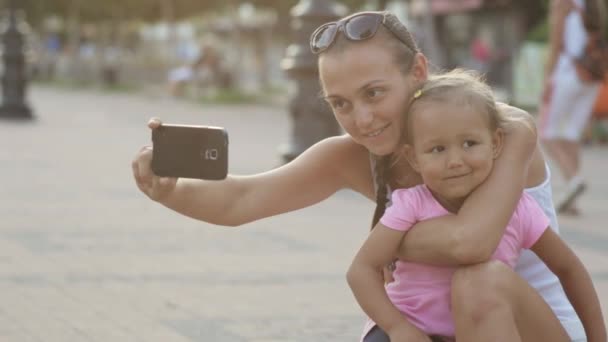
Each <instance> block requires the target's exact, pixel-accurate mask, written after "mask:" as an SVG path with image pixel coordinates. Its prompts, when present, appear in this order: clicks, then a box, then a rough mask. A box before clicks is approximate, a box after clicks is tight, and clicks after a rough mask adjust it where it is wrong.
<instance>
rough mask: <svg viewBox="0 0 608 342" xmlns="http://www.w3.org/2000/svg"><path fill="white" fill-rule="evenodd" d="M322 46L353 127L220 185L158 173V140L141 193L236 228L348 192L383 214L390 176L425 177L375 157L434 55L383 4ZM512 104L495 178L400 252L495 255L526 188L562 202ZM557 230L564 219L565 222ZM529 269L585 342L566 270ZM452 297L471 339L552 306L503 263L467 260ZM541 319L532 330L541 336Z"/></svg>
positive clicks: (535, 263)
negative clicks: (154, 163) (562, 279)
mask: <svg viewBox="0 0 608 342" xmlns="http://www.w3.org/2000/svg"><path fill="white" fill-rule="evenodd" d="M347 37H348V38H347ZM311 46H312V48H313V51H314V52H315V53H317V54H319V72H320V77H321V83H322V87H323V92H324V95H325V96H324V97H325V99H326V100H327V102H328V103H329V104H330V106H331V107H332V109H333V111H334V114H335V117H336V119H337V120H338V122H339V123H340V124H341V126H342V127H343V128H344V130H345V131H346V132H347V134H346V135H343V136H339V137H332V138H327V139H325V140H323V141H321V142H319V143H317V144H315V145H314V146H312V147H311V148H309V149H308V150H307V151H306V152H304V153H303V154H302V155H300V156H299V157H298V158H296V159H295V160H293V161H292V162H290V163H288V164H286V165H284V166H282V167H280V168H277V169H275V170H272V171H268V172H265V173H261V174H256V175H250V176H234V175H229V176H228V177H227V178H226V180H224V181H220V182H206V181H199V180H185V179H180V180H179V181H178V180H176V179H169V178H159V177H156V176H154V174H153V173H152V171H151V169H150V161H151V158H152V147H150V146H146V147H144V148H142V149H141V150H140V151H139V153H138V154H137V155H136V157H135V159H134V161H133V163H132V168H133V175H134V178H135V180H136V183H137V186H138V187H139V189H140V190H141V191H143V192H144V193H145V194H146V195H147V196H149V197H150V198H151V199H152V200H155V201H158V202H159V203H161V204H163V205H165V206H167V207H168V208H170V209H173V210H175V211H177V212H179V213H181V214H183V215H186V216H189V217H192V218H195V219H199V220H202V221H205V222H209V223H213V224H218V225H225V226H236V225H240V224H244V223H247V222H251V221H254V220H258V219H261V218H264V217H269V216H273V215H277V214H281V213H285V212H288V211H292V210H296V209H300V208H304V207H307V206H310V205H313V204H315V203H318V202H320V201H322V200H324V199H326V198H327V197H329V196H331V195H332V194H333V193H335V192H336V191H338V190H340V189H345V188H347V189H352V190H354V191H357V192H359V193H361V194H363V195H364V196H366V197H368V198H369V199H372V200H375V199H378V200H377V203H378V208H377V210H376V213H375V217H376V219H377V218H378V217H380V216H381V215H382V213H383V211H384V207H385V204H386V198H387V195H388V191H389V190H390V189H388V188H387V187H386V186H385V184H384V183H385V182H384V179H385V178H384V176H385V175H386V174H387V173H388V172H391V171H392V170H393V169H394V170H398V172H399V175H400V176H402V177H399V178H398V179H396V180H395V182H394V183H393V184H390V185H391V187H392V188H395V187H410V186H413V185H416V184H419V183H420V179H419V177H418V176H416V174H415V173H414V172H413V171H412V170H411V169H409V167H408V165H407V163H398V164H396V165H388V164H387V163H386V159H387V158H384V157H372V156H388V155H390V154H391V153H393V152H394V149H395V148H396V147H397V146H398V143H399V139H400V137H401V127H402V120H403V113H405V112H406V110H407V106H408V99H409V98H411V96H404V94H410V95H411V94H412V93H413V90H414V89H416V88H417V87H418V85H419V84H420V83H421V82H423V81H424V80H425V79H426V78H427V75H428V72H427V60H426V58H425V56H424V55H423V54H422V53H420V52H419V51H418V48H417V47H416V44H415V43H414V41H413V38H412V36H411V35H410V33H409V31H408V30H407V28H405V26H403V24H402V23H400V22H399V20H398V19H397V18H396V17H395V16H394V15H392V14H389V13H382V12H367V13H359V14H355V15H353V16H350V17H347V18H345V19H343V20H342V21H340V22H339V23H337V24H336V23H334V24H329V25H326V26H324V27H323V28H322V29H321V28H320V30H317V31H316V34H315V35H313V37H312V40H311ZM504 110H505V111H508V114H509V115H512V116H519V117H520V120H519V122H518V121H515V122H513V123H512V124H511V125H509V126H508V127H507V128H506V137H505V143H504V148H503V152H502V154H501V156H500V158H498V160H497V161H496V164H495V168H494V170H493V171H492V174H491V175H490V176H489V178H488V180H487V181H486V182H485V183H484V184H482V185H481V186H480V187H479V188H478V189H477V190H475V192H474V193H473V194H472V195H471V196H470V197H469V198H468V199H467V201H466V202H465V203H464V205H463V207H462V209H461V210H460V211H459V213H458V214H457V215H450V216H445V217H441V218H437V219H432V220H428V221H425V222H421V223H419V224H417V225H416V226H415V227H414V228H412V229H411V230H410V231H409V232H408V234H407V235H406V237H405V239H404V241H403V244H402V248H401V252H400V255H399V256H398V257H399V258H400V259H402V260H406V261H416V262H424V263H431V264H439V265H469V264H476V263H480V262H484V261H486V260H488V259H489V257H490V256H491V255H492V253H493V252H494V250H495V249H496V246H497V245H498V242H499V240H500V238H501V236H502V233H503V229H504V227H505V226H506V224H507V222H508V221H509V219H510V217H511V215H512V213H513V211H514V209H515V206H516V203H517V202H518V200H519V197H520V196H521V191H522V190H523V189H524V187H526V186H527V187H535V186H542V187H543V189H545V190H543V191H544V192H543V193H542V195H541V196H545V197H544V199H543V200H544V201H545V202H544V203H545V204H546V205H544V206H543V208H545V209H546V210H553V209H552V204H551V201H550V191H549V193H548V194H547V190H546V189H550V188H548V186H549V185H548V184H549V183H548V177H549V175H548V174H547V173H546V171H547V169H546V168H545V163H544V160H543V158H542V154H541V153H540V152H539V150H538V149H537V146H536V145H537V144H536V140H537V139H536V135H535V132H534V130H531V129H530V126H533V121H532V119H531V118H530V117H529V116H528V115H527V114H526V113H524V112H522V111H520V110H518V109H515V108H511V107H505V108H504ZM159 125H160V121H159V120H157V119H152V120H151V121H150V122H149V124H148V126H149V127H150V128H152V129H155V128H157V127H158V126H159ZM371 164H373V165H374V166H373V167H372V166H371ZM375 185H376V186H375ZM376 188H377V189H378V191H376V190H375V189H376ZM296 193H297V194H298V196H294V194H296ZM497 193H500V194H501V196H500V197H498V196H496V195H495V194H497ZM537 200H538V199H537ZM539 202H540V201H539ZM549 208H551V209H549ZM480 212H483V213H487V214H486V215H479V213H480ZM552 217H553V218H554V217H555V215H554V212H553V215H552ZM553 221H554V220H553ZM551 226H552V227H557V225H556V222H552V224H551ZM519 266H522V267H523V268H522V269H521V270H518V272H519V273H520V274H521V275H523V276H524V277H525V278H526V279H528V281H530V282H531V284H532V285H533V286H537V287H539V288H541V287H542V288H541V289H540V291H541V294H542V295H543V296H544V297H545V300H546V301H547V302H548V303H549V304H550V306H551V308H552V309H553V311H554V312H555V313H556V314H557V316H558V317H559V319H560V321H561V322H562V325H564V327H565V328H566V330H567V331H568V332H569V334H570V337H571V338H572V339H573V340H577V339H583V340H584V338H585V335H584V332H583V328H582V325H581V323H580V320H578V318H577V317H576V314H575V313H574V310H573V308H572V306H571V305H570V303H569V302H568V300H567V299H566V297H565V294H564V293H563V290H562V289H561V287H560V286H559V282H558V280H557V278H556V277H555V276H554V275H553V274H552V273H550V272H549V271H548V270H547V269H546V267H545V266H544V265H543V264H542V262H540V261H539V260H538V259H534V257H533V256H531V255H527V256H524V257H523V258H522V261H521V262H520V264H519ZM452 293H453V296H452V298H453V310H454V313H455V315H457V316H459V317H462V320H463V322H462V324H461V326H466V327H467V329H466V330H467V331H468V335H469V336H467V337H465V338H463V339H464V340H466V341H474V340H479V341H488V340H492V341H496V340H500V338H503V339H504V337H505V336H509V334H511V333H512V332H513V329H519V327H515V326H514V324H515V322H513V320H512V318H511V317H513V316H512V313H514V314H516V315H517V316H518V317H524V318H529V319H530V320H529V321H526V320H525V319H524V320H519V321H522V322H524V324H528V323H526V322H530V323H531V322H534V318H535V316H538V315H540V314H539V313H538V312H537V311H536V310H537V309H539V308H543V307H546V305H545V304H544V302H543V300H542V298H540V297H539V296H538V295H537V294H536V292H535V291H534V290H533V289H532V288H531V287H530V286H529V285H528V284H526V282H525V281H524V280H522V278H521V277H520V276H518V275H517V274H516V273H515V272H513V271H511V270H509V269H508V268H507V267H506V266H503V265H501V264H499V263H481V264H477V265H474V266H469V267H463V268H461V269H460V270H459V271H458V272H457V273H456V275H455V276H454V280H453V283H452ZM532 325H533V324H532ZM530 327H531V326H528V329H524V330H526V331H527V332H530V333H531V334H532V336H534V335H533V334H534V332H533V331H531V330H529V328H530ZM532 328H535V327H532ZM533 330H536V329H533ZM526 331H525V332H526ZM408 334H409V337H410V338H411V339H410V341H428V337H427V336H426V335H424V334H423V333H422V332H421V331H420V330H418V329H416V328H415V327H414V326H413V325H412V326H411V329H409V331H408ZM533 339H534V338H531V339H530V340H533ZM537 340H538V339H537Z"/></svg>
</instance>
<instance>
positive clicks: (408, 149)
mask: <svg viewBox="0 0 608 342" xmlns="http://www.w3.org/2000/svg"><path fill="white" fill-rule="evenodd" d="M402 153H403V155H405V158H406V159H407V162H408V163H409V164H410V166H411V167H412V169H414V171H416V172H418V173H420V169H419V168H418V161H417V160H416V154H415V153H414V147H413V146H412V145H410V144H405V145H404V146H403V152H402Z"/></svg>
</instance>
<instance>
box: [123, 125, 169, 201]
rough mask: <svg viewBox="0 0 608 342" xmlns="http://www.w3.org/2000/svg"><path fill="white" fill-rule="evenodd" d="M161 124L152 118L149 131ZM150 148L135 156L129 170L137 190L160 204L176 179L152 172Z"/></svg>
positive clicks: (146, 147) (144, 148)
mask: <svg viewBox="0 0 608 342" xmlns="http://www.w3.org/2000/svg"><path fill="white" fill-rule="evenodd" d="M161 124H162V122H161V121H160V120H159V119H157V118H152V119H150V121H148V127H149V128H150V129H156V128H158V127H159V126H160V125H161ZM151 164H152V146H144V147H142V149H141V150H139V152H138V153H137V155H135V158H134V159H133V162H132V163H131V168H132V169H133V178H135V184H137V187H138V188H139V190H141V191H142V192H143V193H144V194H146V196H148V197H150V199H152V200H154V201H157V202H160V201H162V200H163V199H165V198H167V197H168V196H169V195H170V194H171V193H172V192H173V190H175V186H176V184H177V178H170V177H159V176H157V175H155V174H154V172H152V167H151Z"/></svg>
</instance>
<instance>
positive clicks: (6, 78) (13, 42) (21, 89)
mask: <svg viewBox="0 0 608 342" xmlns="http://www.w3.org/2000/svg"><path fill="white" fill-rule="evenodd" d="M23 25H25V22H24V21H23V19H22V18H18V16H17V0H11V1H10V3H9V10H8V24H5V29H4V30H3V33H2V43H3V48H4V51H3V55H2V59H3V62H4V74H3V75H2V106H0V118H12V119H32V118H33V114H32V111H31V110H30V108H29V106H28V105H27V104H26V103H25V91H26V85H27V76H26V69H25V56H24V52H23V47H24V44H23V40H24V33H23V32H22V31H21V27H22V26H23Z"/></svg>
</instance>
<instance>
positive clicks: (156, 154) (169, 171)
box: [152, 124, 228, 180]
mask: <svg viewBox="0 0 608 342" xmlns="http://www.w3.org/2000/svg"><path fill="white" fill-rule="evenodd" d="M152 142H153V143H154V150H153V156H152V171H154V173H155V174H156V175H158V176H161V177H178V178H197V179H209V180H220V179H224V178H226V175H227V173H228V133H227V132H226V130H225V129H223V128H220V127H206V126H187V125H168V124H163V125H162V126H160V127H158V128H157V129H154V130H152Z"/></svg>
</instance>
